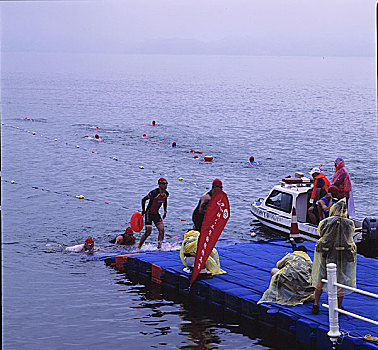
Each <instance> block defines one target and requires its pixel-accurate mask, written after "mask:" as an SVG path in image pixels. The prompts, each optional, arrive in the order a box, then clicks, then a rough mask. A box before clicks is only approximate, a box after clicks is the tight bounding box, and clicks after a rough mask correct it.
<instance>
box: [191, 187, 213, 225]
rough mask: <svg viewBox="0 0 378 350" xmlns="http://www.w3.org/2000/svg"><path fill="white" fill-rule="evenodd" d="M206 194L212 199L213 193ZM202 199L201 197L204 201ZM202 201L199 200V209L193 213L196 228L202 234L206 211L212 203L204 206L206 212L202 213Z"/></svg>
mask: <svg viewBox="0 0 378 350" xmlns="http://www.w3.org/2000/svg"><path fill="white" fill-rule="evenodd" d="M206 194H208V195H209V196H210V198H211V197H212V193H211V191H209V192H207V193H206ZM202 197H203V196H202ZM202 197H201V199H202ZM201 199H200V200H199V202H198V204H197V207H196V209H194V212H193V215H192V220H193V223H194V226H195V228H196V230H197V231H199V232H201V228H202V223H203V219H204V217H205V214H206V209H207V206H208V205H209V203H210V201H209V202H207V203H205V205H204V206H203V209H204V212H203V213H201V212H200V211H199V209H200V205H201Z"/></svg>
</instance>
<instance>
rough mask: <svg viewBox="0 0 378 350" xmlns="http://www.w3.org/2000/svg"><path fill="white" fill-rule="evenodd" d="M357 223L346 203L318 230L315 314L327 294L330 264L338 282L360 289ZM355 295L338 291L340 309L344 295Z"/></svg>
mask: <svg viewBox="0 0 378 350" xmlns="http://www.w3.org/2000/svg"><path fill="white" fill-rule="evenodd" d="M354 230H355V227H354V222H353V221H352V220H350V219H348V211H347V204H346V199H345V198H343V199H342V200H340V201H338V202H337V203H336V204H334V205H333V206H332V207H331V210H330V213H329V217H328V218H326V219H324V220H322V221H321V222H320V224H319V226H318V233H319V235H320V239H319V240H318V242H317V243H316V246H315V253H314V263H313V265H312V284H313V286H314V287H315V301H314V305H313V306H312V313H313V314H315V315H317V314H318V313H319V299H320V296H321V294H322V291H323V287H324V283H323V282H322V279H323V278H324V279H326V278H327V264H328V263H335V264H336V266H337V282H338V283H341V284H344V285H346V286H349V287H353V288H356V266H357V259H356V251H357V249H356V245H355V244H354V242H353V234H354ZM349 293H351V291H349V290H347V289H343V288H338V290H337V302H338V308H339V309H341V308H342V302H343V298H344V294H349Z"/></svg>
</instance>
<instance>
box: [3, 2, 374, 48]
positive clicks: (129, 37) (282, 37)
mask: <svg viewBox="0 0 378 350" xmlns="http://www.w3.org/2000/svg"><path fill="white" fill-rule="evenodd" d="M376 3H377V1H375V0H315V1H314V0H227V1H226V0H123V1H114V0H106V1H105V0H104V1H93V0H92V1H38V2H37V1H6V2H1V3H0V10H1V34H2V42H1V45H2V51H3V52H20V51H26V52H29V51H32V52H96V53H167V54H237V55H238V54H250V55H319V56H331V55H336V56H374V55H375V47H376V38H375V30H376V29H375V28H376V23H375V7H376Z"/></svg>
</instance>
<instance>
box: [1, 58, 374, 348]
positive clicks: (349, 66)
mask: <svg viewBox="0 0 378 350" xmlns="http://www.w3.org/2000/svg"><path fill="white" fill-rule="evenodd" d="M19 59H20V56H7V55H4V56H3V65H4V69H3V76H2V104H3V111H2V121H3V122H5V123H7V124H8V125H12V126H15V127H16V126H18V127H20V128H21V129H22V130H20V129H13V128H10V127H5V126H3V127H2V175H3V179H4V180H5V182H3V193H2V195H3V202H2V204H3V236H2V250H3V272H4V273H3V283H4V289H3V293H4V294H3V302H4V304H3V305H4V332H3V334H4V338H3V339H4V346H5V347H6V348H17V349H24V348H25V349H26V348H27V349H41V348H44V349H49V348H54V349H63V348H64V349H67V348H79V347H80V348H83V347H84V348H85V347H86V348H91V349H103V348H104V347H114V346H124V345H125V344H128V345H129V344H131V345H130V346H131V348H133V349H146V348H158V347H161V348H162V347H165V348H176V347H177V348H181V349H191V348H232V347H233V348H237V349H243V348H254V349H259V348H261V349H266V348H268V347H270V346H271V345H269V344H268V343H266V341H264V343H262V342H260V340H258V339H259V337H261V333H258V334H253V333H251V332H253V329H254V327H252V326H248V325H247V326H243V325H238V324H237V323H236V321H235V322H230V319H229V318H226V319H225V318H224V316H222V315H218V316H219V317H218V316H216V315H215V314H214V312H212V311H211V310H210V311H208V310H198V309H196V307H195V306H194V305H190V306H189V305H187V304H186V303H183V301H182V300H174V298H173V299H167V298H165V297H164V296H163V295H162V294H160V292H159V291H154V290H148V289H146V288H145V287H144V286H141V285H138V284H134V283H131V282H130V281H129V280H128V279H126V277H125V276H124V275H123V274H120V273H118V272H116V271H114V270H113V269H110V268H107V267H105V265H104V264H103V263H102V262H100V261H98V260H96V259H95V257H94V258H93V257H90V256H86V255H80V254H72V253H66V252H65V251H64V248H65V247H66V246H69V245H74V244H79V243H82V242H83V240H84V239H85V238H86V237H87V236H89V235H91V236H93V237H94V239H95V242H96V246H97V247H99V248H101V249H102V250H104V251H103V252H102V253H111V252H112V251H113V250H114V248H113V247H110V246H109V243H108V241H109V239H111V238H113V237H114V236H115V235H117V234H118V233H119V232H121V231H122V230H123V229H124V227H125V226H126V225H127V224H128V221H129V219H130V216H131V214H132V213H133V212H135V211H136V210H139V209H140V201H141V198H142V197H143V196H144V195H145V194H147V192H148V191H150V190H151V189H153V188H154V187H155V186H156V181H157V179H158V178H159V177H160V176H164V177H167V179H168V181H169V185H168V191H169V192H170V194H171V195H170V197H169V204H168V216H167V219H166V221H165V227H166V240H165V241H166V242H165V244H164V246H163V249H167V250H169V249H178V248H179V247H180V243H181V239H182V235H183V233H184V232H185V231H186V230H187V229H188V228H190V227H191V214H192V211H193V209H194V207H195V206H196V204H197V201H198V199H199V197H200V196H201V194H202V193H203V192H205V191H206V190H207V189H208V187H209V186H210V185H211V181H212V180H213V179H214V178H215V177H219V178H221V179H222V181H223V182H224V188H225V190H226V192H227V193H228V196H229V200H230V205H231V218H230V220H229V222H228V224H227V226H226V229H225V231H224V233H223V234H222V237H221V240H220V242H219V245H227V244H230V243H234V242H238V241H250V240H251V239H252V238H251V236H250V234H251V232H254V233H257V236H256V237H255V238H254V239H259V238H262V237H263V238H265V237H272V233H271V232H269V231H267V230H264V229H262V228H261V226H260V225H259V224H258V223H257V222H256V221H255V220H254V219H253V218H252V216H251V214H250V211H249V205H250V203H251V202H252V201H253V200H254V199H256V198H259V197H262V196H265V195H266V194H267V191H268V190H269V189H270V188H271V187H272V186H273V185H274V184H276V183H277V181H278V180H279V179H281V178H282V177H285V176H287V175H293V174H294V172H295V171H296V170H299V171H303V172H306V171H308V170H309V169H310V168H311V167H313V166H315V165H318V164H319V163H323V164H324V167H323V168H324V169H325V171H326V173H327V174H328V175H331V174H332V173H333V169H332V165H333V160H334V159H335V158H336V157H337V156H338V155H343V156H344V158H345V161H346V165H347V167H348V169H349V172H350V174H351V177H352V180H353V186H354V187H353V188H354V196H355V202H356V212H357V216H360V217H363V216H366V215H377V207H376V203H377V193H376V188H377V176H376V174H377V163H376V154H375V152H376V124H375V123H376V118H375V107H376V105H375V81H374V74H372V71H373V67H374V66H373V65H372V62H373V59H358V58H350V59H349V58H326V59H322V58H260V57H259V58H254V57H216V56H211V57H206V56H202V57H194V56H191V57H189V56H188V57H186V56H166V57H163V56H139V57H137V56H114V57H105V56H104V57H102V56H96V57H88V56H60V57H55V59H53V58H52V57H50V56H49V55H39V56H36V57H34V56H29V57H28V62H30V65H29V66H28V67H27V68H26V67H25V66H24V65H21V64H20V63H19V62H20V61H18V60H19ZM83 62H85V64H83ZM373 63H374V62H373ZM42 68H43V69H42ZM25 117H30V118H32V119H33V121H27V120H24V118H25ZM152 120H156V121H157V124H158V125H157V126H155V127H153V126H151V121H152ZM96 126H99V127H100V129H95V127H96ZM23 130H29V131H31V132H33V131H34V132H36V133H37V135H32V134H31V133H26V132H24V131H23ZM95 133H98V134H100V136H101V137H103V138H104V140H105V141H104V142H101V143H97V142H93V141H90V140H88V138H85V136H92V137H93V135H94V134H95ZM41 134H42V135H43V136H40V135H41ZM143 134H147V137H145V138H143V137H142V135H143ZM47 137H50V139H47ZM54 138H57V139H58V140H60V141H62V142H60V143H59V142H58V141H53V140H54ZM173 141H175V142H177V145H178V147H177V148H172V147H171V144H172V142H173ZM76 145H78V146H80V148H77V147H76ZM190 149H196V150H200V151H203V152H204V154H212V155H213V156H214V157H215V159H214V161H213V163H211V164H208V163H205V162H203V161H201V160H195V159H194V158H193V154H192V153H190V152H189V150H190ZM92 151H95V152H97V153H92ZM251 155H253V156H255V158H256V160H257V161H259V162H260V163H261V166H258V167H252V166H250V165H248V164H247V162H248V159H249V157H250V156H251ZM113 157H117V158H118V161H115V160H113ZM139 166H143V167H144V169H140V168H139ZM179 177H183V179H184V180H183V181H179V180H178V178H179ZM11 180H15V181H16V183H15V184H11V183H10V181H11ZM34 186H37V187H39V189H33V188H32V187H34ZM79 194H83V195H84V196H85V198H86V199H89V200H79V199H77V198H75V196H77V195H79ZM105 202H108V203H109V204H106V203H105ZM183 220H186V221H183ZM138 238H139V236H138ZM156 238H157V234H156V229H155V228H154V229H153V234H152V235H151V237H150V238H149V239H148V241H147V244H146V245H145V247H144V249H147V250H148V249H151V250H152V249H155V245H156ZM96 254H98V253H96ZM95 256H96V255H95ZM280 258H281V257H277V260H278V259H280ZM172 300H173V301H172ZM252 328H253V329H252ZM20 329H22V332H20ZM264 339H269V337H268V338H264ZM272 346H274V347H276V345H272Z"/></svg>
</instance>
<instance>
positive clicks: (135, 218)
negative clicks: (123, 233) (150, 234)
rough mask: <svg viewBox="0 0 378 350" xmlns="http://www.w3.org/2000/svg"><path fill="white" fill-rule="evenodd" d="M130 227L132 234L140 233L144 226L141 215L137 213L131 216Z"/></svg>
mask: <svg viewBox="0 0 378 350" xmlns="http://www.w3.org/2000/svg"><path fill="white" fill-rule="evenodd" d="M130 226H131V228H132V229H133V231H134V232H140V231H142V229H143V226H144V219H143V215H142V214H141V213H140V212H139V211H137V212H136V213H134V214H133V215H131V219H130Z"/></svg>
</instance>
